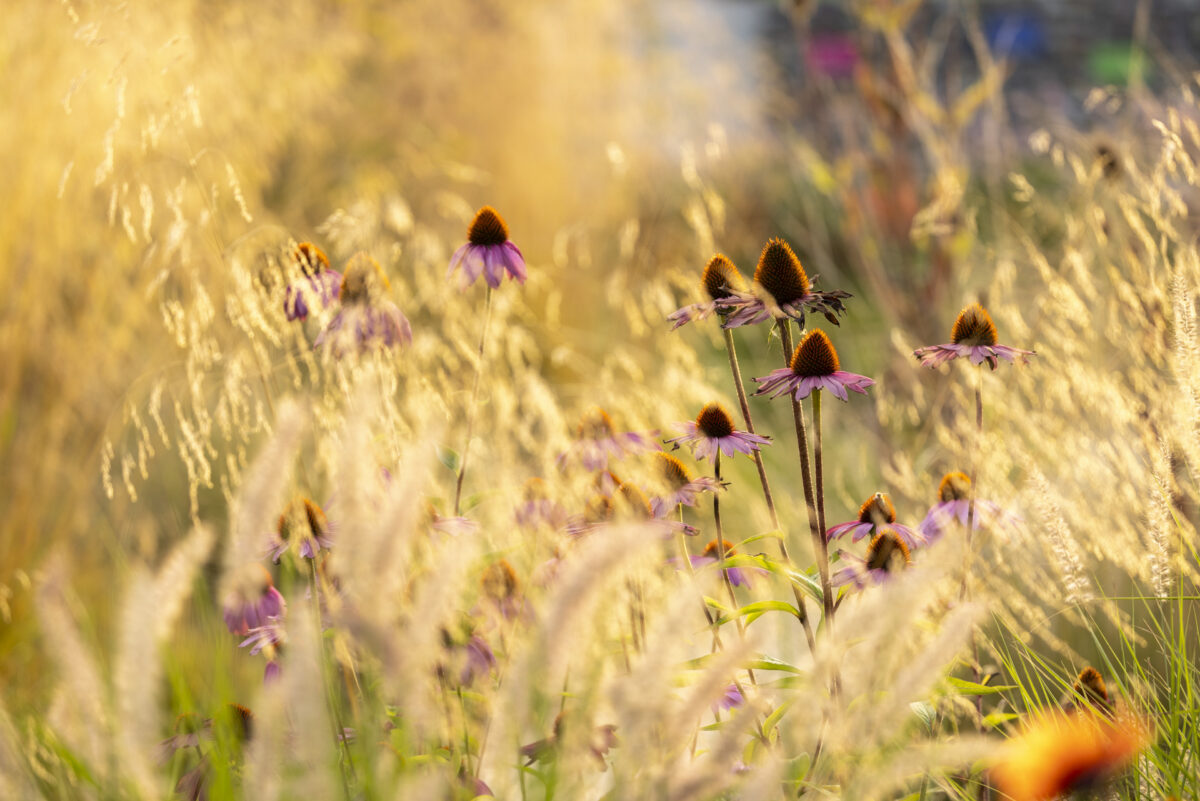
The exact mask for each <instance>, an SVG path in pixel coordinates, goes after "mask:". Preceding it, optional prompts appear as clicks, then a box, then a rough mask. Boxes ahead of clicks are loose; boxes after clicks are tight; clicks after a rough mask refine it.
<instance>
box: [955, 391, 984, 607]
mask: <svg viewBox="0 0 1200 801" xmlns="http://www.w3.org/2000/svg"><path fill="white" fill-rule="evenodd" d="M982 447H983V376H982V375H980V377H979V379H978V381H977V383H976V384H975V447H974V448H973V449H972V454H971V475H970V476H968V478H969V479H970V481H969V485H968V487H967V553H966V556H965V557H964V562H963V578H962V587H961V588H960V589H959V593H958V597H959V600H970V599H971V591H970V588H969V587H968V586H967V579H968V577H969V576H970V574H971V557H972V552H971V547H972V546H971V537H972V535H973V534H974V532H975V498H976V491H975V482H976V481H978V480H979V450H980V448H982Z"/></svg>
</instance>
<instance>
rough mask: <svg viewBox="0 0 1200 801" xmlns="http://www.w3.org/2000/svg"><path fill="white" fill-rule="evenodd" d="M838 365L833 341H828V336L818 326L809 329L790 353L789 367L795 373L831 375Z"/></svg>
mask: <svg viewBox="0 0 1200 801" xmlns="http://www.w3.org/2000/svg"><path fill="white" fill-rule="evenodd" d="M839 367H841V362H839V361H838V355H837V351H836V350H834V347H833V343H832V342H830V341H829V336H828V335H827V334H826V333H825V332H824V331H822V330H821V329H819V328H814V329H813V330H811V331H809V332H808V334H806V335H805V337H804V339H802V340H801V341H800V344H799V345H797V346H796V351H795V352H794V353H793V354H792V363H791V368H792V372H793V373H795V374H796V375H802V376H822V375H833V374H834V373H836V372H837V371H838V368H839Z"/></svg>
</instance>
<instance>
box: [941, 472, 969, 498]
mask: <svg viewBox="0 0 1200 801" xmlns="http://www.w3.org/2000/svg"><path fill="white" fill-rule="evenodd" d="M970 496H971V479H969V478H967V474H966V473H960V472H958V471H957V470H956V471H954V472H953V473H947V474H946V475H944V476H942V483H940V484H938V500H939V501H941V502H942V503H946V502H947V501H965V500H967V498H969V497H970Z"/></svg>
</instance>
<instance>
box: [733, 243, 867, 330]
mask: <svg viewBox="0 0 1200 801" xmlns="http://www.w3.org/2000/svg"><path fill="white" fill-rule="evenodd" d="M815 278H816V277H815V276H814V277H813V280H815ZM848 297H851V295H850V293H849V292H843V291H841V290H835V291H832V292H818V291H816V290H814V289H813V288H812V281H810V280H809V277H808V275H807V274H806V273H805V272H804V268H803V267H802V266H800V260H799V259H798V258H796V254H795V253H793V252H792V248H791V246H790V245H788V243H787V242H784V241H783V240H782V239H772V240H770V241H768V242H767V244H766V245H764V246H763V249H762V254H761V255H759V257H758V267H757V268H756V269H755V271H754V287H753V292H751V293H749V294H747V293H744V292H741V293H736V294H732V295H731V296H730V297H727V298H722V299H721V300H720V301H718V306H720V308H721V309H722V310H726V311H727V312H728V317H726V318H725V322H724V323H722V327H724V328H737V327H739V326H743V325H752V324H754V323H761V322H763V321H764V320H771V319H781V318H785V317H791V318H792V319H794V320H797V321H799V323H800V325H801V326H803V325H804V314H805V310H806V309H811V310H812V311H816V312H820V313H821V314H823V315H825V319H827V320H829V322H831V323H833V324H834V325H838V324H839V323H838V319H837V315H839V314H844V313H845V311H846V306H845V304H844V303H842V300H843V299H845V298H848Z"/></svg>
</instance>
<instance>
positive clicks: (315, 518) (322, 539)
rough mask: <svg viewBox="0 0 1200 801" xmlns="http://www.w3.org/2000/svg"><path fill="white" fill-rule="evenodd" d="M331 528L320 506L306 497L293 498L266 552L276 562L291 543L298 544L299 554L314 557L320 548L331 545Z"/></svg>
mask: <svg viewBox="0 0 1200 801" xmlns="http://www.w3.org/2000/svg"><path fill="white" fill-rule="evenodd" d="M333 531H334V526H333V524H332V523H330V522H329V520H328V519H327V518H326V517H325V513H324V512H322V511H321V507H319V506H317V505H316V504H315V503H313V502H312V501H311V500H310V499H308V498H296V499H295V500H293V501H292V502H291V503H290V504H288V507H287V508H286V509H285V510H284V511H283V514H281V515H280V516H279V522H278V524H276V526H275V531H273V532H272V533H271V544H270V547H269V548H268V550H267V553H268V554H269V555H270V557H271V560H272V561H273V562H275V563H276V564H278V563H279V559H280V558H281V557H282V556H283V554H284V553H285V552H286V551H287V550H288V549H289V548H291V547H298V549H299V552H300V556H301V557H303V558H305V559H315V558H316V557H317V554H318V553H319V552H320V551H321V550H322V549H325V550H329V549H330V548H332V547H333V540H332V539H330V535H331V534H332V533H333ZM297 543H298V545H297Z"/></svg>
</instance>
